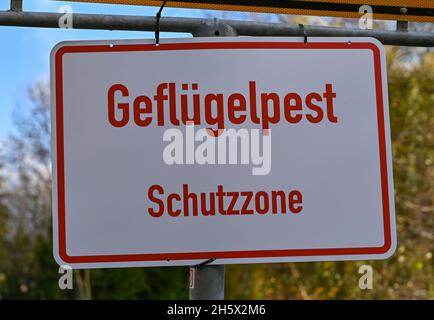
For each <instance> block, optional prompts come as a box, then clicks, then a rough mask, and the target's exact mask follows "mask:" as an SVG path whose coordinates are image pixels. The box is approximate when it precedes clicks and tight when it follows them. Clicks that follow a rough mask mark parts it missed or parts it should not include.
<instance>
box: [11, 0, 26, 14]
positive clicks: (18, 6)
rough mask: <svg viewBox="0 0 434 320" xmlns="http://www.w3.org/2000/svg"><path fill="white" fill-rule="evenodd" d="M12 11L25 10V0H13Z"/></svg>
mask: <svg viewBox="0 0 434 320" xmlns="http://www.w3.org/2000/svg"><path fill="white" fill-rule="evenodd" d="M11 11H15V12H20V11H23V0H11Z"/></svg>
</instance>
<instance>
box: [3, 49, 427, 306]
mask: <svg viewBox="0 0 434 320" xmlns="http://www.w3.org/2000/svg"><path fill="white" fill-rule="evenodd" d="M387 54H388V79H389V99H390V117H391V130H392V147H393V162H394V179H395V192H396V213H397V229H398V249H397V252H396V253H395V255H394V256H393V257H392V258H390V259H388V260H386V261H358V262H315V263H297V264H294V263H286V264H257V265H229V266H227V269H226V270H227V272H226V297H227V298H229V299H234V298H241V299H318V298H322V299H404V298H410V299H413V298H415V299H433V298H434V284H433V279H434V277H433V258H432V254H433V249H434V248H433V230H434V216H433V212H434V211H433V202H434V190H433V188H434V187H433V186H434V183H433V181H434V166H433V162H434V53H433V52H432V51H426V52H421V53H420V52H419V53H415V52H409V51H408V50H404V49H398V48H389V49H388V53H387ZM409 57H413V59H409ZM47 88H48V86H47V84H46V83H39V84H37V85H35V86H34V87H32V89H31V90H30V91H29V97H30V102H31V105H32V106H31V108H32V109H31V110H32V111H31V114H30V115H28V116H27V118H21V119H18V121H17V131H18V132H19V133H18V134H17V135H16V136H12V137H11V139H10V141H9V142H10V148H8V149H7V151H5V152H3V153H6V155H5V154H3V162H4V163H5V164H7V166H9V168H8V169H3V170H2V171H1V167H0V173H3V177H4V178H3V180H0V298H8V299H70V298H74V299H90V298H93V299H186V298H188V288H187V286H188V278H187V277H188V269H187V268H125V269H113V270H102V269H101V270H80V271H74V290H60V289H59V287H58V280H59V277H60V274H59V273H58V266H57V265H56V263H55V262H54V260H53V258H52V243H51V230H50V224H51V222H50V215H51V209H50V208H51V200H50V195H51V176H50V174H49V172H51V171H50V170H51V169H50V164H49V154H50V152H49V145H50V143H49V118H50V116H49V93H48V89H47ZM3 151H4V150H3ZM28 157H31V158H32V159H35V161H34V162H33V163H30V164H29V162H28V161H26V159H28ZM10 170H12V171H13V172H14V178H13V183H9V184H10V185H9V186H8V187H7V188H6V187H5V181H4V180H7V179H12V178H11V174H10V172H11V171H10ZM362 264H369V265H372V267H373V269H374V289H373V290H360V289H359V287H358V281H359V276H360V275H359V274H358V268H359V266H361V265H362Z"/></svg>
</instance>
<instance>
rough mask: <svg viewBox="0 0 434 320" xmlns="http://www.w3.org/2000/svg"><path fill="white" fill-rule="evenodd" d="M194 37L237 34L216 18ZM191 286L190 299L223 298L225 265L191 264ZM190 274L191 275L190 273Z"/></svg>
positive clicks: (207, 22)
mask: <svg viewBox="0 0 434 320" xmlns="http://www.w3.org/2000/svg"><path fill="white" fill-rule="evenodd" d="M193 35H194V36H195V37H218V36H222V37H224V36H237V32H236V31H235V29H234V28H232V27H231V26H230V25H228V24H225V23H224V22H222V21H219V20H217V19H213V20H206V21H205V22H204V23H202V25H201V26H200V27H199V28H196V30H195V31H194V32H193ZM192 268H193V273H194V275H193V277H194V281H193V286H192V287H190V300H223V299H224V298H225V266H224V265H211V264H205V265H198V266H193V267H192ZM190 276H191V275H190Z"/></svg>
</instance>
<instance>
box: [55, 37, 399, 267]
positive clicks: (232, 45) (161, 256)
mask: <svg viewBox="0 0 434 320" xmlns="http://www.w3.org/2000/svg"><path fill="white" fill-rule="evenodd" d="M207 49H213V50H222V49H334V50H336V49H343V50H352V49H357V50H360V49H366V50H371V51H372V52H373V57H374V67H375V87H376V100H377V123H378V139H379V147H380V148H379V149H380V150H379V152H380V173H381V189H382V206H383V227H384V244H383V245H382V246H380V247H361V248H318V249H287V250H286V249H285V250H251V251H223V252H185V253H149V254H115V255H88V256H70V255H68V253H67V248H66V211H65V177H64V136H63V60H62V58H63V56H64V55H65V54H67V53H89V52H131V51H168V50H207ZM59 80H60V81H59ZM55 87H56V97H55V101H56V122H55V123H56V128H55V130H56V138H57V142H56V147H57V197H58V221H57V223H58V244H59V246H58V253H59V257H60V258H61V259H62V260H63V262H65V263H71V264H73V263H75V264H77V263H110V262H111V263H114V262H118V263H120V262H145V261H170V260H206V259H210V258H216V259H219V260H220V259H237V258H273V257H306V256H311V257H312V256H343V255H370V254H385V253H387V252H388V251H389V250H390V248H391V246H392V232H391V217H390V204H389V189H388V174H387V169H388V168H387V156H386V140H385V139H386V132H385V126H384V121H385V119H384V109H383V104H384V100H383V83H382V74H381V59H380V49H379V48H378V47H377V46H376V45H375V44H374V43H371V42H348V43H347V42H312V43H303V42H278V41H276V42H196V43H194V42H193V43H166V44H164V43H163V44H160V45H158V46H156V45H155V44H119V45H113V46H111V45H77V46H76V45H65V46H63V47H60V48H59V49H58V50H57V51H56V53H55Z"/></svg>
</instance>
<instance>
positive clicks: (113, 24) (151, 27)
mask: <svg viewBox="0 0 434 320" xmlns="http://www.w3.org/2000/svg"><path fill="white" fill-rule="evenodd" d="M61 17H62V14H59V13H47V12H13V11H0V25H3V26H20V27H44V28H58V27H59V19H60V18H61ZM155 22H156V21H155V17H152V16H151V17H149V16H147V17H141V16H126V15H102V14H74V16H73V27H74V28H75V29H102V30H129V31H155ZM203 27H214V28H215V29H216V34H218V32H219V30H220V29H222V28H223V29H227V28H230V29H233V30H235V31H236V33H237V34H238V35H246V36H303V30H301V28H300V27H299V26H298V25H292V24H285V23H265V22H256V21H238V20H217V19H199V18H175V17H163V18H161V20H160V30H161V31H162V32H181V33H191V34H193V35H195V34H198V33H200V31H199V29H200V28H203ZM305 30H306V32H307V34H308V36H310V37H374V38H376V39H378V40H379V41H381V42H382V43H383V44H385V45H400V46H417V47H434V33H420V32H402V31H384V30H361V29H346V28H334V27H319V26H305Z"/></svg>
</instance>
